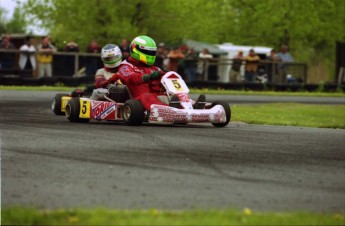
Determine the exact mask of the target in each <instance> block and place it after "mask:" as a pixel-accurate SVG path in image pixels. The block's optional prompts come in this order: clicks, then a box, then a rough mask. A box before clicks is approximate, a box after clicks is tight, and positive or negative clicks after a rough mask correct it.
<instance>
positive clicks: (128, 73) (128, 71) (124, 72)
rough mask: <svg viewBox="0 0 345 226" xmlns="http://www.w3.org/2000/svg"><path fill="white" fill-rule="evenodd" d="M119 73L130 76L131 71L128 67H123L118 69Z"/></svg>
mask: <svg viewBox="0 0 345 226" xmlns="http://www.w3.org/2000/svg"><path fill="white" fill-rule="evenodd" d="M120 72H121V73H122V74H123V75H124V76H130V75H131V74H132V70H131V69H130V68H129V66H123V67H121V69H120Z"/></svg>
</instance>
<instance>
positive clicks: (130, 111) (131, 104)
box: [122, 100, 145, 126]
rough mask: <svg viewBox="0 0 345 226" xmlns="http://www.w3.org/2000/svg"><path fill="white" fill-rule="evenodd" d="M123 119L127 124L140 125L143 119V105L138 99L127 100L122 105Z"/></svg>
mask: <svg viewBox="0 0 345 226" xmlns="http://www.w3.org/2000/svg"><path fill="white" fill-rule="evenodd" d="M122 116H123V120H124V121H125V123H126V124H127V125H129V126H138V125H141V124H142V123H143V121H144V117H145V114H144V107H143V105H142V103H141V102H140V101H139V100H127V101H126V103H125V105H124V106H123V112H122Z"/></svg>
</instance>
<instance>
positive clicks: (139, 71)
mask: <svg viewBox="0 0 345 226" xmlns="http://www.w3.org/2000/svg"><path fill="white" fill-rule="evenodd" d="M155 71H162V70H161V69H160V68H159V67H156V66H148V65H146V64H143V63H141V62H140V61H138V60H136V59H134V58H132V57H129V58H128V59H127V60H124V61H123V62H122V63H121V65H120V66H119V70H118V74H119V76H120V77H119V78H120V80H121V81H122V82H123V83H124V84H126V85H127V87H128V88H129V90H130V91H131V94H132V97H133V99H136V100H140V101H141V103H142V104H143V106H144V108H145V109H147V110H150V107H151V105H152V104H160V105H167V104H165V103H162V102H161V101H160V100H158V98H157V96H158V95H164V94H165V93H164V92H163V91H162V85H161V83H160V79H158V80H153V81H148V82H144V81H143V78H142V77H143V75H148V74H151V73H152V72H155Z"/></svg>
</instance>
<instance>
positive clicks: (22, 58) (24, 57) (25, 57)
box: [19, 37, 36, 73]
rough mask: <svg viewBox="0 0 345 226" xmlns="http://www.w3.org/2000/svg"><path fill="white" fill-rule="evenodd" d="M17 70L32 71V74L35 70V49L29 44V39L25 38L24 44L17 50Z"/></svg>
mask: <svg viewBox="0 0 345 226" xmlns="http://www.w3.org/2000/svg"><path fill="white" fill-rule="evenodd" d="M19 51H20V55H19V68H20V69H21V70H32V72H33V73H34V71H35V69H36V56H35V53H36V48H35V46H33V45H32V43H31V38H30V37H26V38H25V43H24V44H23V45H22V46H21V47H20V48H19Z"/></svg>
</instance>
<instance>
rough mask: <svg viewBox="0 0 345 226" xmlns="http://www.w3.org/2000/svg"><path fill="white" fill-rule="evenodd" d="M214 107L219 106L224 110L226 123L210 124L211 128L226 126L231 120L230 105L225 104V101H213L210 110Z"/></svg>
mask: <svg viewBox="0 0 345 226" xmlns="http://www.w3.org/2000/svg"><path fill="white" fill-rule="evenodd" d="M216 105H221V106H222V107H223V108H224V110H225V115H226V121H225V122H222V123H212V125H213V126H215V127H224V126H227V125H228V124H229V122H230V119H231V109H230V105H229V103H227V102H225V101H218V100H217V101H215V102H213V103H212V105H211V108H212V107H214V106H216Z"/></svg>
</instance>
